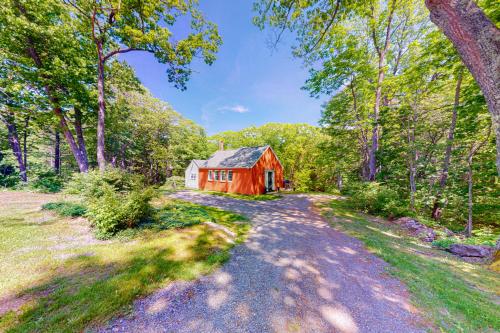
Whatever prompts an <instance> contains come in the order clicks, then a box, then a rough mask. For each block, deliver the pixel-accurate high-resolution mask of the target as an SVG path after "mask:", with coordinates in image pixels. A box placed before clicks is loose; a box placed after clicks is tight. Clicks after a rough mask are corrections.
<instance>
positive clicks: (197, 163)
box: [192, 160, 207, 167]
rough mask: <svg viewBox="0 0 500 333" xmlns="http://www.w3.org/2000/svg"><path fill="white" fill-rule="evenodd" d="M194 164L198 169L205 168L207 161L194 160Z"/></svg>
mask: <svg viewBox="0 0 500 333" xmlns="http://www.w3.org/2000/svg"><path fill="white" fill-rule="evenodd" d="M192 162H193V163H194V164H196V165H197V166H198V167H203V166H205V164H206V163H207V160H193V161H192Z"/></svg>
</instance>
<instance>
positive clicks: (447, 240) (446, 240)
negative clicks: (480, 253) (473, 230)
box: [432, 238, 457, 250]
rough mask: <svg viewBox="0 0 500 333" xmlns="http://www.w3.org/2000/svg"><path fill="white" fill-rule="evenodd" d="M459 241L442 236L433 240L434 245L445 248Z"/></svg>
mask: <svg viewBox="0 0 500 333" xmlns="http://www.w3.org/2000/svg"><path fill="white" fill-rule="evenodd" d="M455 243H457V240H456V239H455V238H441V239H437V240H435V241H433V242H432V245H433V246H435V247H439V248H441V249H443V250H447V249H449V248H450V246H451V245H452V244H455Z"/></svg>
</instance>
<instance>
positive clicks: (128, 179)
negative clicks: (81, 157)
mask: <svg viewBox="0 0 500 333" xmlns="http://www.w3.org/2000/svg"><path fill="white" fill-rule="evenodd" d="M106 185H110V186H111V187H112V188H113V189H114V190H115V191H117V192H122V193H126V192H129V191H132V190H134V189H139V188H142V187H143V185H144V180H143V178H142V176H140V175H137V174H132V173H129V172H127V171H125V170H121V169H116V168H108V169H106V171H105V172H103V173H101V172H100V171H99V170H91V171H89V172H88V173H76V174H74V175H73V177H72V179H71V180H70V181H69V182H68V184H67V185H66V188H65V190H66V193H68V194H77V195H81V196H83V197H84V198H87V199H92V198H97V197H100V196H102V195H104V188H105V186H106Z"/></svg>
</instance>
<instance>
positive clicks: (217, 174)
mask: <svg viewBox="0 0 500 333" xmlns="http://www.w3.org/2000/svg"><path fill="white" fill-rule="evenodd" d="M219 172H220V171H219V170H214V181H215V182H218V181H220V173H219Z"/></svg>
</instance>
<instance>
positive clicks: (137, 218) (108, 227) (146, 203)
mask: <svg viewBox="0 0 500 333" xmlns="http://www.w3.org/2000/svg"><path fill="white" fill-rule="evenodd" d="M99 192H100V194H101V195H100V196H96V197H93V198H91V199H90V200H89V204H88V210H87V214H86V216H87V217H88V218H89V220H90V222H91V223H92V226H93V227H95V228H96V234H97V236H98V237H99V238H109V237H110V236H112V235H114V234H115V233H116V232H118V231H120V230H124V229H127V228H132V227H134V226H136V225H137V224H139V223H140V222H142V221H144V220H146V219H147V218H149V217H150V216H151V212H152V207H151V204H150V201H151V199H152V198H153V196H154V194H155V192H154V190H153V189H151V188H147V189H141V190H139V189H135V190H132V191H130V192H128V193H124V192H119V191H117V190H116V189H115V188H114V187H113V186H111V185H109V184H103V186H102V188H101V189H100V191H99Z"/></svg>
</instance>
